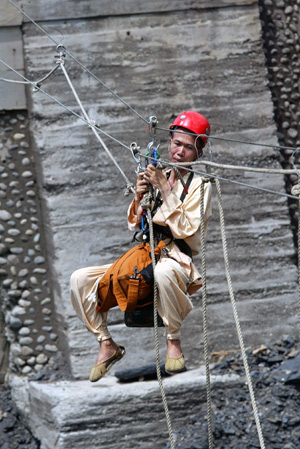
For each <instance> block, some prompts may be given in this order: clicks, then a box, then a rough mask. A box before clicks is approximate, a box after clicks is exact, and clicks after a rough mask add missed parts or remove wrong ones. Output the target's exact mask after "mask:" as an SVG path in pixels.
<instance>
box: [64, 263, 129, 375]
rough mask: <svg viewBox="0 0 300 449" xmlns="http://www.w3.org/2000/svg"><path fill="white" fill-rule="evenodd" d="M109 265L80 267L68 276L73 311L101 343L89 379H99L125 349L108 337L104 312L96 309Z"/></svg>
mask: <svg viewBox="0 0 300 449" xmlns="http://www.w3.org/2000/svg"><path fill="white" fill-rule="evenodd" d="M108 267H109V265H105V266H102V267H88V268H81V269H80V270H77V271H75V272H74V273H73V274H72V276H71V279H70V287H71V301H72V304H73V307H74V309H75V311H76V314H77V316H78V317H79V319H80V320H81V321H83V323H84V324H85V326H86V328H87V330H88V331H89V332H91V333H92V334H94V335H95V337H96V339H97V341H98V342H99V344H100V348H99V352H98V355H97V359H96V363H95V365H94V367H93V369H92V372H91V375H90V380H91V381H92V382H95V381H96V380H99V379H101V377H103V375H104V374H106V372H107V370H108V368H109V367H111V366H112V364H113V362H115V361H118V360H120V358H122V357H123V355H124V354H125V349H124V348H122V347H120V346H119V345H118V344H117V343H115V342H114V340H113V339H112V338H111V335H110V333H109V331H108V328H107V312H104V313H100V312H97V310H96V304H97V298H98V284H99V281H100V279H101V278H102V276H103V275H104V274H105V272H106V270H107V268H108Z"/></svg>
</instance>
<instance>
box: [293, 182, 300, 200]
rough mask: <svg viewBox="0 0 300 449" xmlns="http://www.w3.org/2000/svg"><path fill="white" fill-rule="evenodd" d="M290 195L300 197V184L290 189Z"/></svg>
mask: <svg viewBox="0 0 300 449" xmlns="http://www.w3.org/2000/svg"><path fill="white" fill-rule="evenodd" d="M291 194H292V195H295V196H299V197H300V183H299V184H295V185H294V186H293V187H292V190H291Z"/></svg>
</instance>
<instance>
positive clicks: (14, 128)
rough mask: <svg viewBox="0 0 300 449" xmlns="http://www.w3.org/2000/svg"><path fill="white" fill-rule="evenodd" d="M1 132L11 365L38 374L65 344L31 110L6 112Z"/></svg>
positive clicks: (0, 207)
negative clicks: (56, 302)
mask: <svg viewBox="0 0 300 449" xmlns="http://www.w3.org/2000/svg"><path fill="white" fill-rule="evenodd" d="M0 135H1V142H2V143H1V148H0V156H1V166H0V177H1V182H0V276H1V281H2V282H1V303H2V312H3V313H4V316H5V322H6V332H5V333H6V337H7V339H8V341H9V343H10V364H9V367H10V370H11V371H12V372H16V373H20V374H24V375H30V376H32V375H33V376H34V375H37V373H40V374H41V372H42V370H44V369H45V366H46V365H49V364H50V366H52V367H53V365H54V364H55V363H54V360H57V359H58V358H59V349H58V348H59V346H58V331H57V320H56V318H55V311H54V304H53V300H52V293H51V289H50V288H49V285H48V264H47V261H46V252H45V242H44V233H43V225H42V223H41V215H40V204H39V194H38V188H37V183H36V177H35V161H34V156H33V153H32V150H31V148H30V137H29V129H28V117H27V112H26V111H22V113H20V112H10V113H8V112H7V113H4V114H2V115H1V116H0ZM1 327H2V326H1ZM61 346H62V345H61Z"/></svg>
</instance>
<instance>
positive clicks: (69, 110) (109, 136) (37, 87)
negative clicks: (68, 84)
mask: <svg viewBox="0 0 300 449" xmlns="http://www.w3.org/2000/svg"><path fill="white" fill-rule="evenodd" d="M0 62H1V64H3V65H5V66H6V67H7V68H9V69H10V70H11V71H12V72H14V73H16V74H17V75H19V76H20V77H21V78H23V79H24V80H25V81H27V82H28V83H29V84H31V85H32V86H33V87H34V88H36V89H38V90H39V91H41V92H43V94H45V95H46V96H47V97H48V98H51V100H53V101H54V102H55V103H57V104H59V105H60V106H61V107H62V108H64V109H66V110H67V111H68V112H70V113H71V114H73V115H75V117H77V118H79V119H80V120H82V121H83V122H85V123H86V124H87V125H88V126H90V127H92V128H95V129H96V130H97V131H99V132H101V133H102V134H104V135H105V136H106V137H108V138H109V139H111V140H113V141H114V142H116V143H118V144H119V145H121V146H122V147H124V148H126V149H127V150H130V151H131V149H130V147H129V146H127V145H125V144H124V143H123V142H121V141H120V140H118V139H116V138H115V137H113V136H111V135H110V134H108V133H106V132H105V131H103V130H102V129H101V128H99V127H98V126H96V125H94V124H93V123H90V122H88V121H87V120H86V119H85V118H84V117H82V116H81V115H79V114H77V112H75V111H73V110H72V109H70V108H69V107H68V106H66V105H64V104H63V103H61V102H60V101H59V100H57V99H56V98H54V97H53V96H52V95H50V94H48V92H46V91H45V90H44V89H42V88H41V87H39V86H36V85H35V84H34V83H33V82H32V81H30V80H28V79H27V78H26V77H25V76H24V75H22V74H21V73H20V72H18V71H17V70H15V69H14V68H13V67H11V66H10V65H9V64H7V63H6V62H4V61H3V60H2V59H0Z"/></svg>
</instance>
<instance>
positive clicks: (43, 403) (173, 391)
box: [8, 367, 244, 449]
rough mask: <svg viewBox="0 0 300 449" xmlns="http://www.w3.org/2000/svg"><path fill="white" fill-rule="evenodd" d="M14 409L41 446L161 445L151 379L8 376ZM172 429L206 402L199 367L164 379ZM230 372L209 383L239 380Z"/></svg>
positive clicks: (161, 418) (163, 427)
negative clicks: (93, 380) (94, 380)
mask: <svg viewBox="0 0 300 449" xmlns="http://www.w3.org/2000/svg"><path fill="white" fill-rule="evenodd" d="M8 382H9V384H10V386H11V389H12V395H13V398H14V400H15V402H16V404H17V407H18V409H19V410H20V411H22V412H23V414H24V415H25V416H26V419H27V422H28V424H29V426H30V428H31V430H32V432H33V434H34V435H35V436H36V437H37V438H38V439H39V440H40V441H41V449H70V448H72V449H86V448H89V449H96V448H97V449H98V448H99V447H101V446H102V447H105V449H112V448H116V447H122V449H127V448H128V449H129V448H130V449H131V448H132V447H134V448H143V449H145V448H149V449H150V448H152V449H153V448H154V447H155V448H157V449H158V448H164V447H165V445H166V441H167V440H168V431H167V424H166V420H165V413H164V408H163V403H162V399H161V393H160V388H159V384H158V382H157V381H148V382H135V383H129V384H128V383H127V384H120V383H119V382H118V381H117V379H116V378H115V377H113V376H107V377H106V378H104V379H102V381H100V382H98V383H95V384H91V383H90V382H89V381H60V382H55V383H40V382H28V380H27V379H25V378H20V377H17V376H10V377H9V379H8ZM163 383H164V389H165V393H166V395H167V400H168V407H169V412H170V416H171V420H172V426H173V431H176V428H178V427H182V426H183V425H184V424H185V423H186V422H187V419H188V417H189V416H191V415H193V414H194V413H196V412H197V411H198V406H199V405H200V404H202V403H203V402H205V401H206V394H205V383H206V379H205V368H204V367H201V368H199V369H196V370H190V371H187V372H185V373H182V374H180V375H177V376H173V377H169V378H166V379H165V380H164V382H163ZM243 383H244V379H243V378H241V377H239V376H235V375H224V376H211V384H212V386H213V387H218V386H221V385H223V386H224V385H225V384H226V386H227V387H230V386H234V385H239V384H243Z"/></svg>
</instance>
